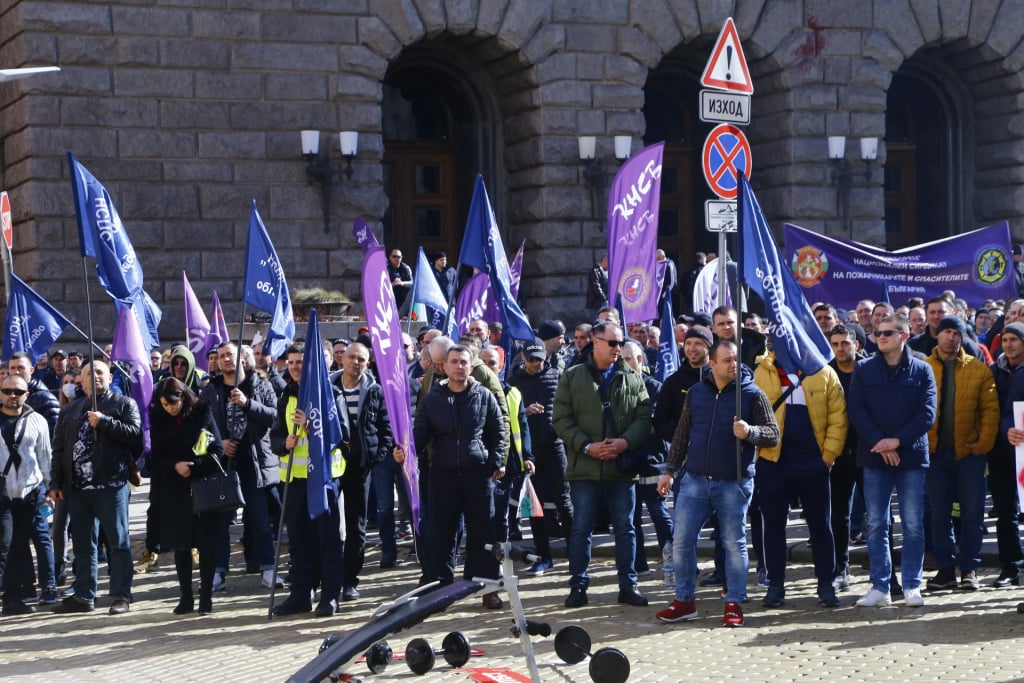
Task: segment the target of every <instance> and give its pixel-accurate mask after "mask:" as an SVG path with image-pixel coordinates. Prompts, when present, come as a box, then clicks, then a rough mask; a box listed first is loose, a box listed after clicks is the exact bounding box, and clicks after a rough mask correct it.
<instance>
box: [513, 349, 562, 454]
mask: <svg viewBox="0 0 1024 683" xmlns="http://www.w3.org/2000/svg"><path fill="white" fill-rule="evenodd" d="M561 376H562V373H561V372H559V371H558V369H557V368H555V367H553V366H549V365H547V364H546V363H545V364H544V369H543V370H541V371H540V372H538V373H537V374H536V375H531V374H530V373H528V372H526V370H525V369H524V368H522V367H519V368H516V369H515V370H513V372H512V382H511V384H512V386H514V387H515V388H516V389H519V393H521V394H522V395H523V405H524V406H528V405H531V404H533V403H539V404H541V405H542V406H544V412H543V413H541V414H539V415H530V416H529V417H527V418H526V420H527V422H528V423H529V425H530V440H531V441H532V443H533V450H534V453H535V454H536V455H538V456H540V457H542V458H543V457H544V456H547V455H549V454H551V453H552V451H554V450H557V451H558V452H559V453H561V452H562V449H564V445H563V443H562V440H561V439H560V438H559V437H558V434H556V433H555V422H554V408H555V391H556V390H557V389H558V378H559V377H561Z"/></svg>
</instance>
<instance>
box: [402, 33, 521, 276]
mask: <svg viewBox="0 0 1024 683" xmlns="http://www.w3.org/2000/svg"><path fill="white" fill-rule="evenodd" d="M383 89H384V99H383V104H382V129H383V142H384V154H383V167H384V173H383V180H384V191H385V193H386V194H387V197H388V201H389V204H388V208H387V210H386V211H385V213H384V216H383V220H382V223H383V231H384V242H385V244H386V245H387V246H388V247H389V248H391V247H398V248H399V249H402V250H403V252H404V253H405V254H406V255H407V256H406V260H407V261H413V260H414V259H415V254H416V249H417V247H420V246H422V247H423V249H424V251H426V252H428V253H430V252H435V251H445V252H447V253H448V256H449V262H450V263H451V265H455V261H456V260H457V258H458V253H459V249H460V246H461V244H462V235H463V233H464V232H465V224H466V214H467V211H468V209H469V201H470V198H471V196H472V191H473V179H474V177H475V176H476V174H477V173H482V174H483V175H484V179H485V180H486V181H487V183H488V188H489V189H490V192H491V201H492V203H494V204H495V205H496V206H495V211H496V212H497V211H498V206H499V205H500V204H501V202H500V201H499V198H500V196H501V193H500V191H499V188H500V183H499V182H498V181H499V177H498V168H499V164H498V161H497V160H498V155H499V153H498V150H500V149H501V143H500V131H501V126H500V125H499V123H498V122H499V121H500V119H499V117H498V114H497V112H498V108H497V105H496V104H495V101H494V98H493V96H492V94H491V93H493V92H494V89H493V87H491V86H490V78H489V77H488V75H487V74H486V73H485V72H483V71H482V70H481V69H479V68H476V67H474V66H473V65H472V64H471V63H470V62H469V60H467V59H465V58H464V57H463V56H462V55H461V54H460V53H459V51H458V50H456V49H454V48H451V47H450V46H448V45H446V44H445V43H443V42H441V41H431V42H427V43H421V44H419V45H415V46H412V47H410V48H407V49H406V50H405V51H403V52H402V54H401V56H400V57H398V59H396V60H395V61H394V62H393V63H392V64H391V66H390V68H389V69H388V71H387V74H386V76H385V78H384V88H383Z"/></svg>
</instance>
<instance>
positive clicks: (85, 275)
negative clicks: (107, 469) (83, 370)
mask: <svg viewBox="0 0 1024 683" xmlns="http://www.w3.org/2000/svg"><path fill="white" fill-rule="evenodd" d="M86 258H87V257H85V256H83V257H82V289H84V290H85V312H86V316H87V320H88V326H89V337H88V338H89V374H90V375H92V378H91V379H92V391H91V392H89V393H90V394H91V395H92V410H93V412H96V351H95V350H94V349H93V347H94V346H96V342H95V341H93V330H92V300H91V299H90V297H89V265H88V264H87V263H86V262H85V259H86ZM75 329H76V330H77V329H78V328H77V327H76V328H75ZM78 331H79V332H81V330H78ZM103 355H105V356H106V355H107V354H106V352H104V353H103ZM108 358H109V356H108ZM111 365H113V363H111Z"/></svg>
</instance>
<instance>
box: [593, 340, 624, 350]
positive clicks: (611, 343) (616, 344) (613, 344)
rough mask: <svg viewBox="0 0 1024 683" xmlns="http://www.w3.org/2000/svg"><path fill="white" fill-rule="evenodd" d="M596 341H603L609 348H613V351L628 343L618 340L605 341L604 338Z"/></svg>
mask: <svg viewBox="0 0 1024 683" xmlns="http://www.w3.org/2000/svg"><path fill="white" fill-rule="evenodd" d="M594 339H600V340H601V341H603V342H604V343H605V344H607V345H608V346H610V347H612V348H613V349H614V348H617V347H619V346H622V345H623V344H625V343H626V342H625V341H620V340H618V339H605V338H604V337H594Z"/></svg>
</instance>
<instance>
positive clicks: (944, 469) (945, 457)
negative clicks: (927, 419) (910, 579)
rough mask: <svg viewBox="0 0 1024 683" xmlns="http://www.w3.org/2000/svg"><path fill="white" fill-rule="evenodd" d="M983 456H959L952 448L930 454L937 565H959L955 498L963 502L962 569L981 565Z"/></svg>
mask: <svg viewBox="0 0 1024 683" xmlns="http://www.w3.org/2000/svg"><path fill="white" fill-rule="evenodd" d="M987 464H988V459H987V458H985V457H984V456H977V455H968V456H967V457H965V458H962V459H960V460H957V459H956V453H955V452H953V451H940V452H938V453H934V454H933V455H932V457H931V467H929V468H928V474H927V475H925V488H926V490H927V492H928V500H929V501H930V502H931V508H932V509H931V519H930V520H929V523H930V524H931V529H932V543H933V545H934V552H935V566H937V567H938V568H939V569H945V568H947V567H952V566H953V565H954V564H956V546H957V539H956V536H955V535H954V532H953V501H959V502H960V570H961V571H965V572H969V571H974V570H976V569H977V568H978V566H979V565H980V564H981V536H982V533H983V532H984V530H985V467H986V465H987Z"/></svg>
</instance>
